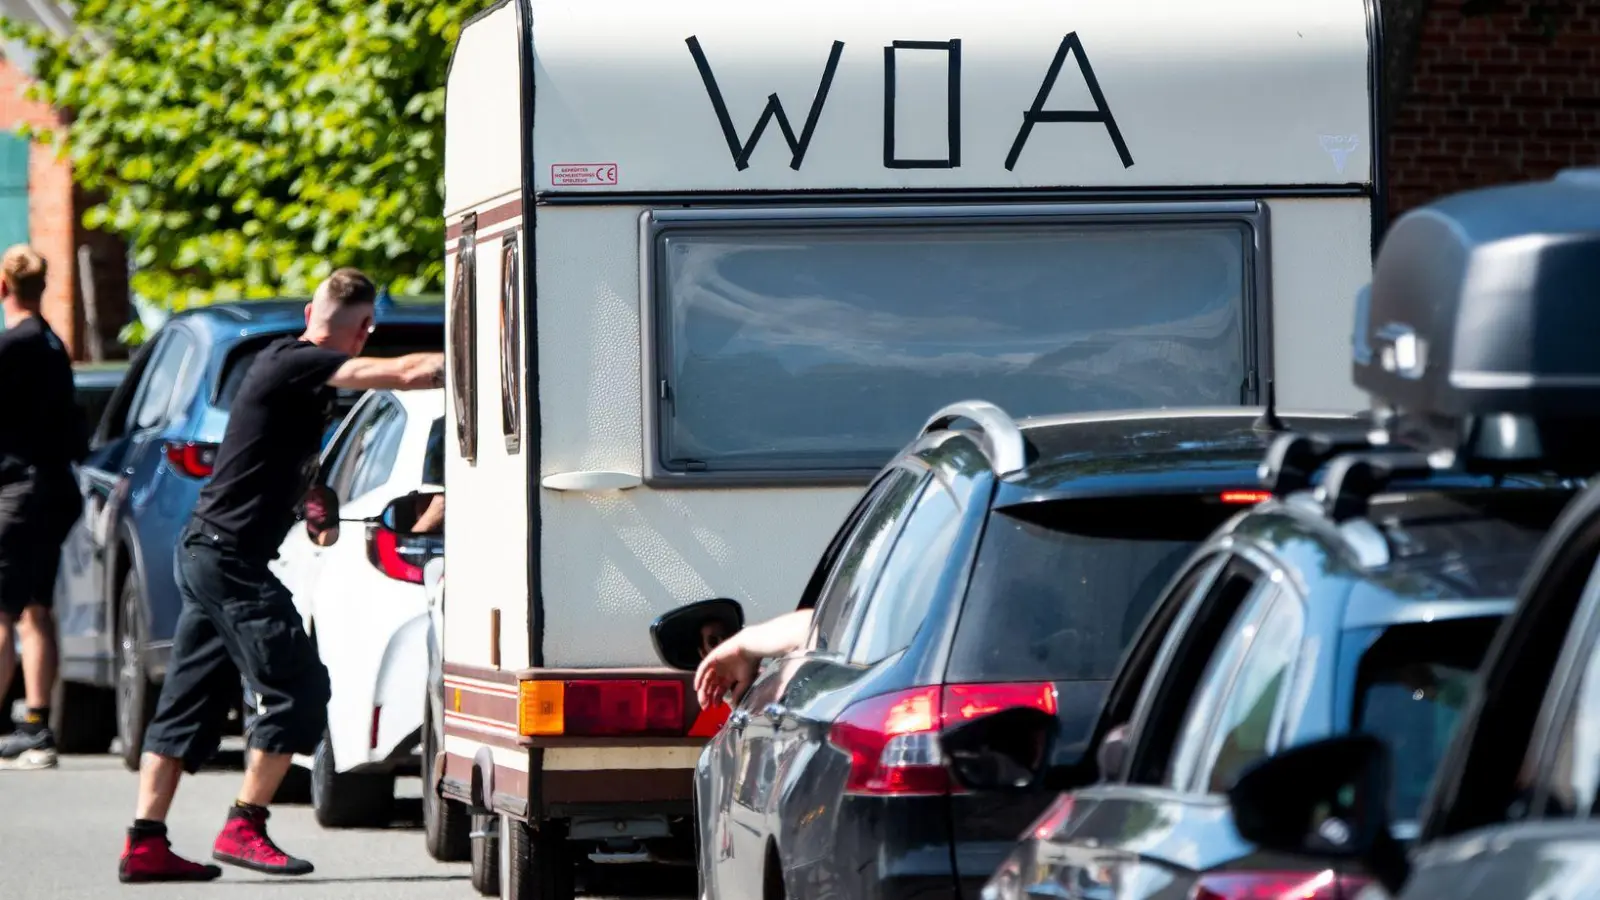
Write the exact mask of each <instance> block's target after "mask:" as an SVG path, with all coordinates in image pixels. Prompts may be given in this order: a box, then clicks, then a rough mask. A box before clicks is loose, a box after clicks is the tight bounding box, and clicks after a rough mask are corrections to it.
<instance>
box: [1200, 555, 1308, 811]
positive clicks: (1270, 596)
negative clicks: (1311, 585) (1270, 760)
mask: <svg viewBox="0 0 1600 900" xmlns="http://www.w3.org/2000/svg"><path fill="white" fill-rule="evenodd" d="M1262 597H1263V602H1265V603H1267V604H1268V606H1267V608H1266V612H1265V614H1264V615H1263V617H1262V618H1261V619H1260V621H1259V623H1258V624H1256V625H1255V626H1253V627H1250V626H1247V629H1246V633H1245V635H1244V636H1245V639H1246V640H1247V641H1248V643H1249V648H1248V649H1247V650H1246V651H1245V657H1244V662H1243V663H1242V664H1241V665H1240V666H1239V670H1238V672H1237V673H1236V674H1235V675H1234V678H1233V683H1232V684H1231V685H1230V686H1229V688H1228V691H1227V694H1226V696H1225V699H1224V700H1223V701H1222V714H1221V717H1220V718H1219V719H1218V721H1217V725H1216V727H1215V728H1213V729H1212V730H1211V739H1210V741H1209V744H1210V746H1209V748H1208V749H1207V752H1206V766H1205V769H1203V770H1202V772H1201V774H1200V777H1199V778H1198V779H1197V783H1199V784H1204V785H1205V786H1206V789H1207V790H1208V791H1209V792H1210V793H1214V794H1217V793H1222V792H1224V791H1226V790H1227V789H1228V788H1230V787H1232V786H1233V782H1234V779H1236V778H1238V777H1239V773H1240V772H1241V771H1243V770H1244V768H1245V766H1248V765H1249V764H1250V763H1252V762H1255V761H1256V760H1258V759H1262V758H1263V757H1265V756H1266V755H1267V754H1268V753H1270V752H1271V751H1272V750H1273V744H1274V737H1275V735H1274V733H1273V727H1272V726H1273V724H1274V723H1275V722H1276V721H1277V714H1278V709H1279V708H1280V707H1281V706H1282V705H1283V697H1284V694H1285V693H1286V691H1287V688H1288V684H1289V675H1290V673H1291V672H1292V671H1293V670H1294V661H1295V660H1296V659H1297V658H1298V657H1299V651H1300V639H1301V638H1302V637H1303V636H1304V634H1305V625H1306V614H1305V609H1304V607H1303V606H1302V605H1301V603H1300V598H1299V597H1296V596H1295V595H1294V594H1293V593H1292V592H1291V591H1289V590H1288V589H1286V588H1284V587H1283V586H1282V585H1281V584H1276V583H1274V584H1273V585H1272V586H1271V587H1269V588H1268V589H1267V590H1266V591H1265V592H1264V593H1263V595H1262Z"/></svg>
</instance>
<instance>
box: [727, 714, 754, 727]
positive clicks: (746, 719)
mask: <svg viewBox="0 0 1600 900" xmlns="http://www.w3.org/2000/svg"><path fill="white" fill-rule="evenodd" d="M749 724H750V710H748V709H736V710H734V711H733V712H732V713H730V714H729V715H728V727H729V728H732V729H733V730H734V731H743V730H744V727H745V726H746V725H749Z"/></svg>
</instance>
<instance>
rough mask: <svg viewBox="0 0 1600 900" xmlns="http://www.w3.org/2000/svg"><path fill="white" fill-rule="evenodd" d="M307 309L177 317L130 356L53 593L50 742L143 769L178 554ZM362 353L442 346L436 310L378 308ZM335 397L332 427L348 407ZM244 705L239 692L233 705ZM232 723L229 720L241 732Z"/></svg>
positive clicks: (439, 309) (102, 427) (426, 305)
mask: <svg viewBox="0 0 1600 900" xmlns="http://www.w3.org/2000/svg"><path fill="white" fill-rule="evenodd" d="M304 310H305V301H304V300H271V301H254V302H241V303H227V304H217V305H213V306H208V307H202V308H197V309H192V310H188V311H185V312H182V313H179V314H177V315H174V316H173V317H172V318H171V319H170V320H169V321H168V322H167V324H166V325H164V326H163V327H162V328H161V330H160V331H159V332H157V334H156V336H155V337H154V338H153V339H152V340H151V341H149V342H148V343H146V345H145V346H144V347H143V348H141V349H140V351H139V353H138V354H137V355H135V357H134V358H133V360H132V362H131V363H130V364H129V367H128V374H127V377H126V378H125V379H124V380H123V382H122V384H121V385H120V386H119V387H118V388H117V391H116V392H115V393H114V394H113V395H112V397H111V399H110V401H109V403H108V404H107V405H106V409H105V413H104V414H103V415H102V417H101V418H100V422H99V427H98V428H97V429H96V430H95V433H94V437H93V439H92V441H91V444H90V451H89V458H88V459H87V460H85V462H84V464H83V465H82V466H81V467H80V468H79V473H78V478H79V483H80V487H81V488H82V491H83V497H84V506H83V515H82V517H81V518H80V519H79V520H78V523H77V524H76V525H75V526H73V531H72V534H71V535H70V536H69V537H68V538H67V542H66V545H65V547H64V549H63V552H62V560H61V570H60V573H59V576H58V578H57V583H56V610H57V616H58V619H59V622H60V629H61V688H60V690H59V692H58V696H57V698H56V703H55V706H56V707H57V708H58V709H59V712H57V713H56V715H55V716H54V718H55V719H56V723H57V729H56V739H57V741H58V742H59V744H60V746H61V748H62V750H63V751H64V752H69V753H103V752H105V751H106V750H107V749H108V748H109V747H110V745H111V742H112V739H113V738H118V739H120V742H121V755H122V757H123V761H124V763H126V764H127V766H128V768H129V769H134V770H136V769H137V768H138V765H139V751H140V747H141V745H142V744H143V742H144V729H145V725H146V723H148V722H149V720H150V717H151V716H152V715H153V714H154V712H155V702H156V698H157V696H158V695H159V694H160V686H161V679H162V677H163V675H164V674H165V672H166V667H167V661H168V658H169V657H170V655H171V652H172V634H173V630H174V627H175V626H176V625H177V621H178V611H179V609H180V607H181V606H182V601H181V599H180V597H179V594H178V588H177V585H176V584H175V582H174V580H173V568H172V557H173V547H174V545H175V544H176V542H177V538H178V533H179V532H180V531H181V530H182V529H183V527H184V525H185V524H186V523H187V522H188V519H189V514H190V512H191V511H192V510H193V509H194V506H195V502H196V501H197V499H198V498H199V494H200V487H201V485H203V484H204V483H205V480H206V478H208V477H209V476H210V474H211V466H212V464H213V463H214V461H215V457H216V450H217V445H218V442H220V441H221V440H222V433H223V429H224V428H225V427H226V425H227V422H228V409H229V406H230V405H231V403H232V401H233V398H234V396H235V395H236V394H237V393H238V390H239V384H240V382H241V381H242V379H243V378H244V374H245V371H246V370H247V369H248V367H249V365H250V362H251V361H252V360H253V359H254V357H255V354H256V353H257V352H258V351H259V350H260V349H261V348H262V347H263V346H265V345H266V344H267V343H268V342H270V341H272V340H274V339H277V338H280V337H283V336H284V335H295V334H299V333H300V332H301V331H302V330H303V329H304V327H305V313H304ZM377 320H378V324H377V328H376V329H375V330H374V332H373V334H372V337H371V338H370V339H369V340H368V342H367V349H366V351H365V352H366V353H367V354H368V355H374V356H396V355H400V354H405V353H413V352H421V351H431V352H438V351H440V350H441V349H443V346H444V307H443V305H442V304H440V303H438V302H436V301H434V302H421V301H415V300H399V301H391V300H389V299H388V298H387V297H383V298H380V301H379V304H378V313H377ZM356 399H357V397H356V396H355V395H354V394H350V395H348V396H341V397H340V403H341V408H340V409H339V410H337V415H338V416H339V417H342V416H343V414H344V412H346V411H347V410H348V408H349V407H350V406H351V405H353V404H354V403H355V400H356ZM242 696H243V692H242V691H241V698H242ZM237 718H238V717H237V716H236V719H237Z"/></svg>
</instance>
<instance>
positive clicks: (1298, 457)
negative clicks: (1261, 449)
mask: <svg viewBox="0 0 1600 900" xmlns="http://www.w3.org/2000/svg"><path fill="white" fill-rule="evenodd" d="M1378 447H1379V445H1376V444H1374V443H1373V440H1372V435H1371V433H1370V432H1369V433H1364V434H1337V435H1330V434H1294V433H1289V434H1281V435H1279V436H1278V437H1276V438H1274V439H1273V441H1272V445H1271V446H1270V447H1268V448H1267V455H1266V456H1265V457H1263V458H1262V460H1261V465H1260V467H1258V468H1257V469H1256V477H1257V478H1260V479H1261V486H1262V487H1264V488H1266V489H1267V490H1268V491H1271V492H1272V495H1273V496H1274V497H1283V496H1285V495H1288V494H1292V493H1294V492H1295V491H1301V490H1305V489H1306V488H1308V487H1310V486H1311V476H1312V475H1314V474H1316V471H1317V470H1318V469H1320V468H1322V467H1323V466H1324V465H1326V464H1327V462H1328V460H1330V459H1333V458H1334V457H1336V456H1340V455H1342V454H1345V453H1355V452H1358V451H1362V450H1374V449H1377V448H1378Z"/></svg>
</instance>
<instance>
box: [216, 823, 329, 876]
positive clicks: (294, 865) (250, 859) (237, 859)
mask: <svg viewBox="0 0 1600 900" xmlns="http://www.w3.org/2000/svg"><path fill="white" fill-rule="evenodd" d="M211 858H212V859H215V860H217V861H218V862H225V863H230V864H232V865H235V866H242V867H244V868H246V869H254V870H255V871H257V872H265V873H267V874H268V875H306V874H309V873H310V872H311V870H312V868H313V867H312V865H311V863H309V862H306V861H305V860H303V859H296V858H295V857H293V856H290V855H289V854H287V853H285V852H283V851H282V850H279V849H278V845H277V844H274V843H273V842H272V838H269V837H267V811H266V810H264V809H243V808H240V807H234V808H233V809H231V810H229V811H228V824H226V825H224V826H223V827H222V833H221V834H219V835H217V843H216V845H215V846H214V847H212V849H211Z"/></svg>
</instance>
